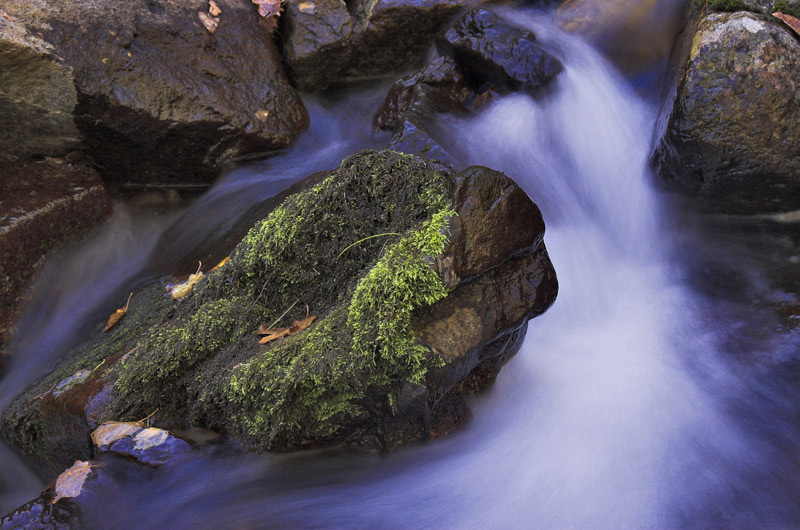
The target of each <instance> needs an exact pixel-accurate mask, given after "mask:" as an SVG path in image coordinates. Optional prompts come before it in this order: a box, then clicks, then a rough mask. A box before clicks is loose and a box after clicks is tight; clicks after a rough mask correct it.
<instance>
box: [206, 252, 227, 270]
mask: <svg viewBox="0 0 800 530" xmlns="http://www.w3.org/2000/svg"><path fill="white" fill-rule="evenodd" d="M229 259H231V257H230V256H228V257H227V258H225V259H224V260H222V261H220V262H219V263H217V264H216V265H215V266H214V268H213V269H211V270H210V271H208V273H209V274H211V273H212V272H214V271H215V270H217V269H219V268H220V267H222V266H223V265H225V264H226V263H228V260H229Z"/></svg>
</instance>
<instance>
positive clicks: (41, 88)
mask: <svg viewBox="0 0 800 530" xmlns="http://www.w3.org/2000/svg"><path fill="white" fill-rule="evenodd" d="M72 78H73V72H72V68H70V67H69V66H68V65H67V64H66V63H65V62H64V61H63V59H62V58H61V57H59V56H58V55H57V54H56V53H55V50H54V49H53V47H52V46H51V45H50V44H48V43H47V42H45V41H44V40H43V39H41V38H40V37H38V36H36V35H34V34H33V33H31V32H30V31H29V30H28V29H27V28H25V27H24V26H23V25H22V24H20V23H18V22H16V21H14V20H13V19H12V20H8V19H7V18H5V17H0V123H2V124H3V134H1V135H0V166H5V165H8V164H10V163H15V162H18V161H28V160H30V159H31V158H33V157H40V158H41V157H44V156H63V155H65V154H67V152H69V151H70V150H71V149H72V148H74V147H75V146H76V145H77V144H78V141H79V139H80V133H79V132H78V129H77V127H76V126H75V122H74V120H73V115H72V111H73V109H74V108H75V105H77V103H78V94H77V92H76V90H75V85H74V84H73V79H72Z"/></svg>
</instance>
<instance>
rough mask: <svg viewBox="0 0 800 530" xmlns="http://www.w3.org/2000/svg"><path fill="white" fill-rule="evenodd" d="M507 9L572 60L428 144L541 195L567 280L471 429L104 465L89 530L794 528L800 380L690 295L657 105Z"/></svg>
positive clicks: (594, 57)
mask: <svg viewBox="0 0 800 530" xmlns="http://www.w3.org/2000/svg"><path fill="white" fill-rule="evenodd" d="M500 13H503V14H505V16H507V17H509V19H511V20H513V21H514V23H516V24H521V25H524V26H526V27H529V28H530V29H532V30H533V31H534V32H535V33H536V34H537V35H538V36H539V38H540V40H541V41H542V42H543V43H544V45H545V46H546V47H547V48H548V50H550V51H552V52H553V53H554V54H555V55H557V56H558V57H559V58H560V59H561V60H562V61H563V63H564V65H565V70H564V72H563V73H562V74H560V75H559V76H558V77H557V79H556V80H555V83H554V85H553V86H552V87H550V89H548V90H547V91H546V93H544V94H541V95H540V96H538V97H536V98H532V97H529V96H526V95H512V96H508V97H505V98H502V99H497V100H495V101H493V102H491V103H490V104H489V105H488V106H487V107H486V108H485V109H484V110H482V112H481V113H480V115H479V116H478V117H476V118H472V119H454V118H450V119H446V120H442V121H441V122H440V123H439V127H438V130H442V131H446V133H445V134H444V136H443V137H442V138H440V140H441V143H442V144H443V146H444V147H445V149H447V150H448V151H449V152H451V153H452V154H454V155H455V156H456V157H457V158H461V159H463V160H466V161H468V162H469V163H472V164H480V165H485V166H489V167H491V168H494V169H498V170H502V171H504V172H505V173H506V174H508V175H509V176H511V177H512V178H514V179H515V180H517V182H519V184H520V185H521V186H523V187H524V189H525V190H526V191H527V192H528V194H529V195H530V196H531V197H532V198H533V200H534V201H535V202H537V204H538V205H539V206H540V208H541V209H542V211H543V213H544V218H545V221H546V223H547V233H546V236H545V242H546V245H547V248H548V251H549V253H550V256H551V258H552V260H553V263H554V265H555V269H556V271H557V274H558V278H559V284H560V292H559V295H558V299H557V301H556V303H555V304H554V306H553V307H552V308H551V309H550V310H549V311H548V312H547V313H546V314H544V315H543V316H541V317H538V318H536V319H534V320H533V321H531V322H530V326H529V330H528V334H527V337H526V339H525V341H524V344H523V346H522V349H521V351H520V352H519V353H518V354H517V355H516V357H514V358H513V359H512V360H511V361H510V362H509V364H508V365H507V366H506V367H505V368H504V369H503V371H502V372H501V373H500V375H499V377H498V380H497V382H496V383H495V385H494V386H493V387H492V389H491V390H490V391H489V392H487V393H486V394H484V395H483V396H480V397H479V398H477V399H475V400H474V402H473V410H474V418H473V420H472V422H471V423H470V424H469V425H467V426H466V427H465V428H464V429H463V430H462V431H460V432H458V433H457V434H455V435H453V436H452V437H451V438H448V439H446V440H441V441H436V442H434V443H431V444H429V445H426V446H424V447H414V448H409V449H406V450H403V451H399V452H397V453H395V454H392V455H390V456H389V457H371V456H364V455H343V454H340V453H337V452H333V453H331V452H320V453H301V454H293V455H277V456H276V455H261V456H258V455H239V454H234V453H231V454H228V453H226V452H224V451H221V452H218V453H214V454H208V455H206V456H205V457H203V458H201V459H198V460H197V461H196V462H194V463H193V464H192V465H190V466H185V467H183V468H177V469H175V470H172V471H171V472H170V473H163V474H161V473H159V474H146V473H143V472H140V471H134V470H133V468H132V467H130V468H128V467H124V466H121V465H120V464H116V465H118V466H121V467H119V468H118V469H117V471H116V473H117V476H119V477H121V478H120V480H119V482H118V483H114V482H113V481H112V482H111V483H109V484H108V485H106V487H104V488H103V492H102V493H99V494H97V497H96V498H94V499H92V500H91V502H90V503H89V505H88V506H86V507H85V509H84V512H85V516H86V517H87V522H88V524H89V525H91V527H93V528H107V529H108V528H173V529H174V528H390V529H394V528H411V529H417V528H419V529H422V528H444V529H514V528H519V529H527V528H536V529H578V528H580V529H584V528H587V529H593V528H596V529H626V528H627V529H646V528H653V529H662V528H664V529H669V528H796V527H798V526H800V488H799V487H798V484H800V449H799V447H800V437H798V425H797V424H798V417H800V416H799V415H798V410H800V403H798V398H797V396H796V395H795V394H797V393H798V392H797V391H796V382H793V380H792V379H791V377H790V376H788V375H786V374H784V373H783V372H781V371H780V370H781V368H780V366H778V365H776V364H769V363H766V364H764V365H763V366H760V367H753V366H752V365H751V364H749V363H747V362H740V361H739V360H737V359H736V358H735V357H734V356H732V355H730V353H731V352H729V351H727V348H729V344H730V343H731V342H733V341H732V340H731V337H734V338H735V337H736V329H735V328H737V326H739V325H740V324H741V322H740V321H738V320H735V319H728V320H726V319H725V318H724V317H720V318H714V317H711V316H709V314H708V313H709V312H710V311H714V309H715V308H716V307H717V305H716V303H715V302H713V301H709V300H708V299H707V298H706V297H704V295H702V294H696V293H694V292H693V290H692V289H691V288H690V282H689V280H688V277H689V276H690V272H689V271H688V270H687V265H686V264H687V262H688V261H689V260H688V258H687V256H686V254H687V253H691V252H692V246H691V244H688V243H686V242H685V240H683V239H682V238H679V237H676V236H675V235H673V234H674V232H675V230H676V227H675V224H676V223H675V222H674V216H675V215H676V210H675V209H674V208H673V207H672V206H670V205H668V204H662V200H661V198H660V197H659V195H658V192H656V191H655V190H653V189H652V185H651V183H652V182H653V179H652V176H651V175H650V172H649V169H648V156H649V153H650V152H651V148H652V145H651V143H652V134H653V133H652V131H653V124H654V121H655V108H654V107H655V105H654V104H653V103H652V102H650V103H645V102H643V101H641V100H640V99H639V97H638V96H637V95H636V94H635V93H634V92H633V90H632V89H631V88H630V86H629V84H628V82H627V81H626V80H625V79H623V78H622V77H621V76H620V75H618V74H617V73H616V72H615V70H614V68H613V67H612V66H611V65H609V64H608V63H607V62H606V61H605V59H604V58H603V57H601V56H600V55H599V54H598V53H597V52H595V51H594V50H593V49H592V48H591V47H589V46H588V45H587V44H585V43H584V42H582V41H581V40H580V39H579V38H577V37H575V36H570V35H566V34H563V33H561V32H560V31H558V30H556V29H554V28H553V26H552V23H551V22H550V21H549V18H548V17H547V16H546V15H541V14H536V13H532V12H529V11H525V10H514V11H504V12H500ZM316 169H324V167H319V168H316ZM212 192H213V190H212ZM125 288H127V287H125ZM123 290H124V289H123ZM794 340H795V341H796V340H797V338H796V337H795V339H794ZM766 342H769V341H766ZM770 344H771V343H770ZM761 346H762V345H761V343H759V344H756V345H754V346H753V345H751V347H752V348H758V347H761ZM792 348H794V350H793V351H794V352H795V356H796V351H797V349H796V347H795V346H792V347H790V348H789V350H792Z"/></svg>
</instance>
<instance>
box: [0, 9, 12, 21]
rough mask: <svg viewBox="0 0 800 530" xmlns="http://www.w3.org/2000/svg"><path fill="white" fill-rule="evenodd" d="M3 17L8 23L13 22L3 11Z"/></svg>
mask: <svg viewBox="0 0 800 530" xmlns="http://www.w3.org/2000/svg"><path fill="white" fill-rule="evenodd" d="M3 16H4V17H6V19H8V21H9V22H14V21H13V20H11V17H10V16H8V13H6V12H5V11H3Z"/></svg>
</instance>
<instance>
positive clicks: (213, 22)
mask: <svg viewBox="0 0 800 530" xmlns="http://www.w3.org/2000/svg"><path fill="white" fill-rule="evenodd" d="M197 16H198V17H200V22H202V23H203V26H205V28H206V29H207V30H208V32H209V33H214V32H215V31H217V26H219V17H212V16H210V15H208V14H207V13H203V12H202V11H201V12H199V13H197Z"/></svg>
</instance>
